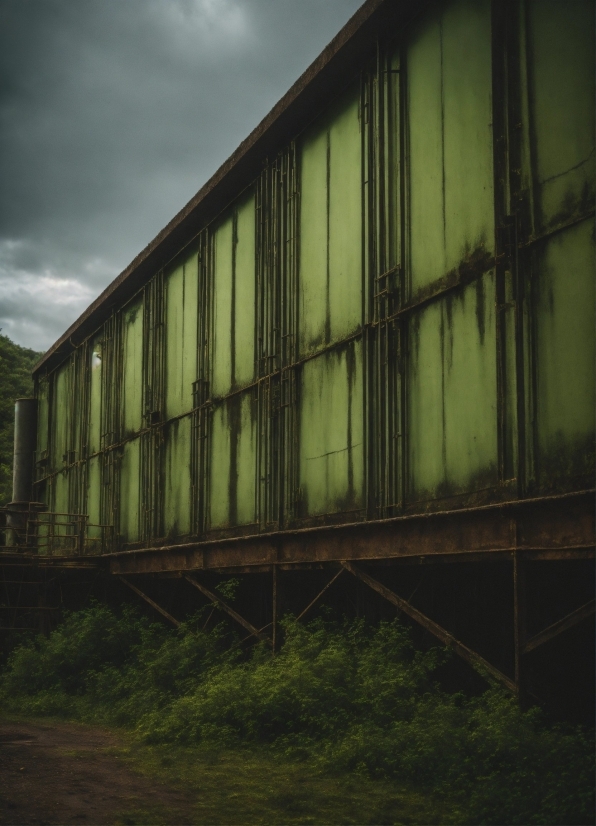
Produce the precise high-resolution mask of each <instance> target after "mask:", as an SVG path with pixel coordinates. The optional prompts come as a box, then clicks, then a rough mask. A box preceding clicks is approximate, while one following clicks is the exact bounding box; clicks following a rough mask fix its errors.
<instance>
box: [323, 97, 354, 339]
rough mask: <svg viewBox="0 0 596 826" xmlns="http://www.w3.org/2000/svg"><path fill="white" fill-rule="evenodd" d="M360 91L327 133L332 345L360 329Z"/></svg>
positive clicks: (340, 112) (343, 108)
mask: <svg viewBox="0 0 596 826" xmlns="http://www.w3.org/2000/svg"><path fill="white" fill-rule="evenodd" d="M358 92H359V90H358V89H355V90H353V91H352V92H351V93H350V96H349V97H348V99H347V101H346V102H345V104H344V105H343V106H342V108H341V109H340V110H339V111H337V112H336V114H335V117H334V118H333V119H332V121H331V124H330V127H329V148H330V153H329V154H330V158H329V241H328V243H329V309H330V326H331V341H339V340H341V339H343V338H345V337H346V336H348V335H350V333H353V332H354V331H355V330H357V329H358V328H359V327H360V325H361V323H362V171H361V165H362V139H361V133H360V119H359V116H358V114H359V94H358Z"/></svg>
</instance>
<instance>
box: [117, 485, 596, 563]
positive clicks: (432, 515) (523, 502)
mask: <svg viewBox="0 0 596 826" xmlns="http://www.w3.org/2000/svg"><path fill="white" fill-rule="evenodd" d="M595 493H596V490H594V489H588V490H579V491H571V492H569V493H561V494H553V495H550V496H538V497H533V498H528V499H508V500H505V501H503V502H491V503H490V504H488V505H478V506H476V507H469V508H455V509H452V510H440V511H429V512H426V513H412V514H407V515H404V516H390V517H387V518H386V519H370V520H366V521H360V522H341V523H338V524H336V525H317V526H315V527H308V528H288V529H287V530H284V531H264V532H262V533H257V534H244V535H242V536H230V537H225V538H223V539H207V540H201V541H200V542H181V543H179V544H172V545H155V546H149V547H145V548H135V549H131V550H126V551H116V552H115V553H111V554H102V558H107V557H120V556H130V555H134V554H143V553H149V552H151V551H159V552H163V551H175V550H192V549H195V548H199V547H211V546H217V545H230V544H236V543H242V542H250V541H254V540H256V539H259V540H267V539H283V538H284V537H285V536H300V535H303V534H317V533H331V534H333V533H337V532H340V531H346V530H353V529H361V530H366V529H369V528H374V527H383V526H390V525H397V524H400V523H407V522H413V521H434V520H440V519H445V518H446V517H458V516H464V515H466V514H482V513H488V512H491V511H500V510H507V509H509V508H511V509H517V508H520V507H522V508H524V507H529V506H533V505H548V504H556V503H557V502H564V501H569V500H573V499H578V498H584V497H593V495H594V494H595ZM566 547H567V546H566ZM569 547H570V548H592V547H593V544H592V543H590V544H584V545H582V544H580V545H578V544H573V545H570V546H569ZM489 550H491V551H513V550H521V551H523V550H524V548H523V547H521V548H515V547H514V546H510V547H507V548H499V547H495V548H490V549H489ZM525 550H528V551H532V550H536V551H538V550H548V548H539V547H537V546H528V547H527V548H525ZM553 550H555V549H553ZM464 553H465V552H464ZM423 555H424V554H423Z"/></svg>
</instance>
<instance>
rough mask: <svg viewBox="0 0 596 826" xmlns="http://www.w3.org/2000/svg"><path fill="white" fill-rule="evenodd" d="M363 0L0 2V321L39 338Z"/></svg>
mask: <svg viewBox="0 0 596 826" xmlns="http://www.w3.org/2000/svg"><path fill="white" fill-rule="evenodd" d="M361 2H362V0H0V327H1V328H2V333H3V334H5V335H8V336H9V337H10V338H11V339H13V341H16V342H17V343H18V344H21V345H22V346H25V347H31V348H33V349H35V350H44V349H47V348H48V347H49V346H50V344H52V343H53V342H54V341H55V340H56V339H57V338H58V337H59V335H60V334H61V333H62V332H64V330H65V329H66V328H67V327H68V326H69V325H70V324H71V323H72V322H73V321H74V320H75V319H76V318H77V316H78V315H79V314H80V313H81V312H82V311H83V310H84V309H85V307H86V306H87V305H88V304H89V303H90V302H91V301H92V300H93V299H94V298H95V297H96V296H97V295H98V294H99V293H100V292H101V291H102V290H103V289H104V287H105V286H106V285H107V284H108V283H109V282H110V281H111V280H112V279H113V278H114V277H115V276H116V275H118V273H119V272H121V271H122V270H123V269H124V268H125V267H126V265H127V264H129V263H130V261H131V260H132V259H133V258H134V257H135V255H136V254H137V253H138V252H139V251H140V250H141V249H142V248H143V247H144V246H145V245H146V244H147V243H148V242H149V241H150V240H151V239H152V238H153V237H154V236H155V235H156V234H157V232H158V231H159V230H160V229H161V228H162V227H163V226H164V225H165V224H166V223H167V222H168V221H169V220H170V219H171V218H172V217H173V216H174V215H175V214H176V212H178V210H179V209H181V207H182V206H184V204H185V203H186V202H187V201H188V200H189V199H190V198H191V197H192V196H193V195H194V194H195V192H196V191H197V190H198V189H199V188H200V187H201V186H202V184H203V183H204V182H205V181H206V180H207V179H208V178H209V177H210V176H211V175H212V174H213V172H215V170H216V169H217V168H218V166H219V165H220V164H221V163H222V162H223V161H224V160H225V159H226V158H227V157H228V156H229V155H230V154H231V153H232V152H233V150H234V149H235V148H236V146H237V145H238V144H239V143H240V141H241V140H242V139H243V138H245V137H246V136H247V135H248V133H249V132H250V131H251V130H252V129H253V128H254V127H255V126H256V125H257V123H258V122H259V121H260V120H261V119H262V118H263V117H264V116H265V115H266V114H267V112H268V111H269V109H271V107H272V106H273V105H274V104H275V103H276V102H277V100H278V99H279V98H280V97H281V96H282V95H283V94H284V92H286V91H287V89H288V88H289V87H290V86H291V84H292V83H293V82H294V81H295V80H296V78H297V77H298V76H299V75H300V74H301V73H302V72H303V71H304V69H305V68H306V67H307V66H308V65H309V63H311V61H312V60H314V58H315V57H316V56H317V55H318V54H319V52H320V51H321V50H322V49H323V48H324V47H325V46H326V44H327V43H328V42H329V41H330V40H331V39H332V37H333V36H334V35H335V34H336V33H337V32H338V31H339V29H340V28H341V27H342V26H343V25H344V23H345V22H346V21H347V20H348V19H349V17H350V16H351V15H352V14H353V13H354V12H355V11H356V9H357V8H358V7H359V6H360V5H361Z"/></svg>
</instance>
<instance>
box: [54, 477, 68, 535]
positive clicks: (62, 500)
mask: <svg viewBox="0 0 596 826" xmlns="http://www.w3.org/2000/svg"><path fill="white" fill-rule="evenodd" d="M52 485H53V496H52V510H53V511H54V512H55V513H68V475H67V473H66V471H61V472H60V473H57V474H56V475H55V476H54V478H53V480H52ZM62 533H64V531H63V532H62Z"/></svg>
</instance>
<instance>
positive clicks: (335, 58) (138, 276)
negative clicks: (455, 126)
mask: <svg viewBox="0 0 596 826" xmlns="http://www.w3.org/2000/svg"><path fill="white" fill-rule="evenodd" d="M428 2H430V0H366V2H364V3H363V5H362V6H361V7H360V8H359V9H358V10H357V11H356V12H355V14H353V15H352V17H351V18H350V19H349V20H348V22H347V23H346V24H345V26H343V28H342V29H341V30H340V31H339V32H338V34H337V35H336V36H335V37H334V38H333V39H332V40H331V42H330V43H329V44H328V45H327V46H326V47H325V48H324V49H323V51H322V52H321V53H320V54H319V56H318V57H317V58H315V60H314V61H313V62H312V63H311V64H310V66H309V67H308V68H307V69H306V70H305V71H304V72H303V73H302V75H300V77H299V78H298V79H297V80H296V82H295V83H294V84H293V85H292V86H291V87H290V89H289V90H288V91H287V92H286V93H285V95H283V97H282V98H281V99H280V100H279V101H278V102H277V103H276V104H275V106H273V108H272V109H271V110H270V111H269V113H268V114H267V115H266V116H265V117H264V118H263V119H262V120H261V122H260V123H259V124H258V125H257V126H256V127H255V128H254V129H253V130H252V132H251V133H250V134H249V135H248V136H247V137H246V138H245V139H244V140H243V141H242V142H241V143H240V145H239V146H238V147H237V148H236V149H235V150H234V152H233V153H232V154H231V155H230V157H229V158H228V159H227V160H226V161H224V163H223V164H222V165H221V166H220V167H219V169H217V171H216V172H215V173H214V174H213V175H212V176H211V177H210V178H209V180H208V181H207V182H206V183H205V184H204V185H203V186H202V187H201V188H200V189H199V191H198V192H197V193H196V194H195V195H194V196H193V197H192V198H191V199H190V201H188V203H187V204H186V205H185V206H184V207H183V208H182V209H181V210H180V211H179V212H178V213H177V214H176V215H175V216H174V218H172V220H171V221H170V222H169V223H168V224H166V226H165V227H164V228H163V229H162V230H160V232H158V234H157V235H156V236H155V237H154V238H153V240H152V241H150V242H149V243H148V244H147V246H146V247H145V248H144V249H143V250H142V251H141V252H140V253H139V254H138V255H137V256H136V257H135V258H134V259H133V260H132V261H131V263H130V264H129V265H128V266H127V267H126V269H124V270H123V271H122V272H121V273H120V275H118V276H116V278H115V279H114V280H113V281H112V282H111V283H110V284H109V285H108V286H107V287H106V288H105V290H103V292H102V293H101V294H100V295H99V296H98V297H97V298H96V299H95V301H93V302H92V303H91V304H90V305H89V306H88V307H87V309H86V310H84V312H83V313H82V314H81V315H80V316H79V317H78V318H77V320H76V321H75V322H74V323H73V324H71V326H70V327H69V328H68V329H67V330H66V331H65V332H64V333H63V334H62V335H61V336H60V338H59V339H57V341H56V342H55V343H54V344H53V345H52V346H51V347H50V348H49V349H48V350H47V351H46V353H45V354H44V355H43V356H42V358H41V359H40V360H39V361H38V362H37V363H36V364H35V365H34V367H33V369H32V374H33V375H36V374H37V373H39V371H40V370H42V368H45V369H46V371H50V370H52V369H53V368H54V367H56V366H57V365H58V364H59V363H60V362H62V361H63V360H64V359H65V358H66V357H67V356H68V355H69V354H70V353H71V352H72V350H73V349H75V347H77V346H78V345H80V344H81V343H82V342H83V341H84V340H85V339H86V338H88V337H89V335H91V334H92V333H93V332H94V331H95V330H96V329H97V328H98V327H99V326H100V325H101V323H102V321H103V320H104V318H105V317H107V315H109V313H110V311H111V310H112V308H113V307H114V306H115V305H116V304H118V303H122V302H123V301H126V300H128V299H130V298H131V297H132V296H133V295H134V294H135V293H136V292H137V291H138V290H139V289H140V288H141V287H142V286H143V285H144V283H146V281H147V280H149V278H150V277H151V276H152V275H153V274H154V273H155V272H157V271H158V270H159V269H160V268H161V267H163V266H164V265H165V264H166V263H167V262H168V261H169V260H171V258H172V257H173V255H174V254H175V252H176V247H178V249H181V248H182V247H183V246H185V244H186V243H188V241H189V240H190V239H192V237H194V235H196V234H197V233H198V232H199V231H200V230H201V229H202V228H203V227H204V226H206V225H207V224H208V223H209V222H210V221H212V220H213V219H214V218H215V217H216V216H217V215H218V214H219V213H220V212H221V211H222V210H223V209H225V207H226V206H227V205H228V204H229V203H230V202H231V201H232V200H233V199H234V198H235V197H237V195H238V194H239V193H240V192H241V191H242V189H244V188H245V187H246V186H248V185H249V184H250V183H251V181H252V180H254V178H255V177H256V176H257V174H258V171H259V169H260V165H262V162H263V160H265V159H266V158H267V157H268V156H269V155H270V154H272V153H275V154H276V153H277V151H279V148H280V147H281V145H283V143H284V140H286V141H287V139H288V138H289V139H291V137H292V135H291V132H292V129H294V134H296V125H297V122H298V123H299V121H300V118H301V113H303V112H306V113H307V114H309V115H312V117H311V118H310V120H312V119H314V118H315V117H316V116H317V115H319V114H320V113H321V112H322V111H323V109H324V108H325V106H326V105H327V104H328V102H329V99H330V98H331V97H332V95H333V93H334V92H335V93H336V92H337V91H338V90H339V89H341V88H342V79H343V85H344V86H345V85H346V83H347V82H349V81H350V80H352V79H353V77H352V76H351V75H348V76H346V75H345V74H344V75H342V68H348V69H349V66H350V62H351V61H353V60H354V59H357V58H358V57H361V56H362V55H363V53H365V52H366V50H367V49H370V48H371V47H372V46H374V43H375V42H376V38H377V35H376V34H375V30H376V31H377V32H378V29H377V28H376V26H375V23H378V22H379V21H378V18H379V16H380V15H388V16H389V20H388V21H387V22H388V23H389V22H392V23H395V24H397V23H403V22H405V20H407V19H408V18H409V17H411V16H413V15H412V14H411V13H412V12H414V13H416V12H420V11H421V10H422V8H423V7H425V6H426V5H427V4H428ZM307 122H308V121H307ZM209 216H210V217H209ZM185 239H186V240H185ZM73 337H74V338H73ZM75 339H76V340H75Z"/></svg>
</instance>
